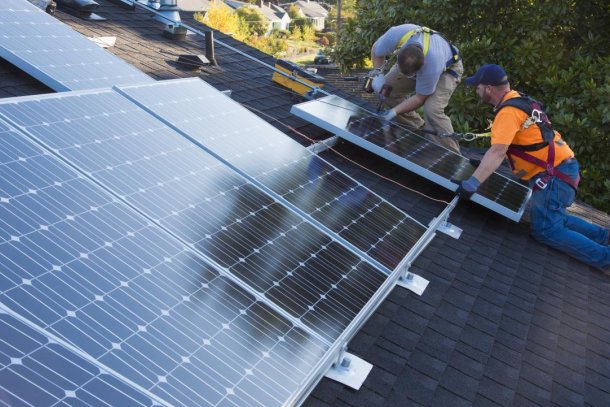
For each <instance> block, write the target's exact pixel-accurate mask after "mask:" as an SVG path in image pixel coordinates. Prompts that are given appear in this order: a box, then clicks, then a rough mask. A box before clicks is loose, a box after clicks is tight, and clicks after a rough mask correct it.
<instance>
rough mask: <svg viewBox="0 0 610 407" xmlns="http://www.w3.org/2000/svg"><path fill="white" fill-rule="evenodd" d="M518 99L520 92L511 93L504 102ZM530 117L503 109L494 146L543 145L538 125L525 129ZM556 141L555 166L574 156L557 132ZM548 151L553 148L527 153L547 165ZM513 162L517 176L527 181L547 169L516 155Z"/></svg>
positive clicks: (494, 128) (496, 122) (495, 128)
mask: <svg viewBox="0 0 610 407" xmlns="http://www.w3.org/2000/svg"><path fill="white" fill-rule="evenodd" d="M518 96H519V93H518V92H517V91H514V90H511V91H510V92H508V93H507V94H506V95H505V96H504V98H503V99H502V101H501V102H500V103H502V102H504V101H506V100H508V99H512V98H514V97H518ZM527 118H528V115H527V113H525V112H524V111H523V110H521V109H518V108H516V107H514V106H505V107H503V108H502V109H500V111H499V112H498V114H496V117H495V118H494V121H493V124H492V125H491V144H519V145H531V144H538V143H542V142H543V140H542V133H541V132H540V129H539V128H538V126H537V125H536V124H532V125H530V126H529V127H528V128H523V124H524V123H525V121H526V120H527ZM554 142H555V163H554V165H555V166H557V165H559V163H561V162H562V161H563V160H566V159H568V158H570V157H574V153H573V152H572V149H571V148H570V146H568V145H567V143H566V142H565V141H563V139H562V138H561V134H559V133H558V132H557V131H555V138H554ZM548 152H549V147H548V146H546V147H544V148H541V149H540V150H537V151H527V152H526V153H527V154H530V155H532V156H534V157H536V158H538V159H540V160H542V161H544V162H546V160H547V158H548V157H547V156H548ZM512 159H513V173H514V174H515V175H516V176H517V177H518V178H521V179H523V180H526V181H527V180H529V179H530V178H532V177H533V176H534V175H536V174H538V173H539V172H541V171H544V168H542V167H539V166H537V165H536V164H532V163H530V162H528V161H525V160H523V159H521V158H519V157H516V156H514V155H513V156H512Z"/></svg>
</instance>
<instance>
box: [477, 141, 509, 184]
mask: <svg viewBox="0 0 610 407" xmlns="http://www.w3.org/2000/svg"><path fill="white" fill-rule="evenodd" d="M507 150H508V145H506V144H493V145H492V146H491V147H490V148H489V150H487V152H486V153H485V155H484V156H483V159H482V160H481V164H479V166H478V167H477V169H476V170H475V171H474V173H473V174H472V175H473V176H474V177H475V178H476V179H478V180H479V181H480V182H483V181H485V180H486V179H487V178H489V176H490V175H491V174H493V172H494V171H495V170H497V169H498V167H499V166H500V164H502V161H504V157H506V151H507Z"/></svg>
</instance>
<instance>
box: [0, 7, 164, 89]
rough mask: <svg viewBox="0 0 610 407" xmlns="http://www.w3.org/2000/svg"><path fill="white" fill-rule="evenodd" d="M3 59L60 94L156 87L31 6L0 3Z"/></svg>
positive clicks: (0, 38)
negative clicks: (135, 85) (134, 85)
mask: <svg viewBox="0 0 610 407" xmlns="http://www.w3.org/2000/svg"><path fill="white" fill-rule="evenodd" d="M0 57H2V58H4V59H6V60H7V61H9V62H10V63H12V64H13V65H16V66H17V67H19V68H20V69H22V70H23V71H25V72H27V73H28V74H30V75H32V76H33V77H34V78H36V79H38V80H39V81H41V82H42V83H44V84H45V85H47V86H49V87H50V88H52V89H54V90H56V91H67V90H77V89H93V88H101V87H105V86H112V85H117V84H130V83H141V82H152V81H153V79H152V78H150V77H149V76H147V75H146V74H144V73H143V72H141V71H139V70H138V69H136V68H135V67H133V66H131V65H129V64H128V63H126V62H125V61H123V60H122V59H120V58H118V57H116V56H114V55H113V54H112V53H110V52H108V51H106V50H104V49H102V48H100V47H99V46H97V45H96V44H95V43H93V42H92V41H90V40H88V39H87V38H85V37H83V36H82V35H81V34H79V33H77V32H76V31H74V30H73V29H72V28H70V27H68V26H67V25H65V24H64V23H62V22H60V21H59V20H57V19H55V18H54V17H52V16H50V15H48V14H47V13H45V12H44V11H42V10H40V9H39V8H37V7H35V6H34V5H32V4H30V3H29V2H28V1H26V0H2V1H0Z"/></svg>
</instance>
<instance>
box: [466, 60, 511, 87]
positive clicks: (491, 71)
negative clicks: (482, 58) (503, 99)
mask: <svg viewBox="0 0 610 407" xmlns="http://www.w3.org/2000/svg"><path fill="white" fill-rule="evenodd" d="M464 83H465V84H466V85H468V86H477V85H479V84H483V85H492V86H498V85H505V84H507V83H508V76H506V72H504V69H503V68H502V67H501V66H500V65H496V64H485V65H483V66H482V67H480V68H479V70H478V71H477V73H475V74H474V75H473V76H469V77H468V78H466V79H465V80H464Z"/></svg>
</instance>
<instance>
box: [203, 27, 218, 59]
mask: <svg viewBox="0 0 610 407" xmlns="http://www.w3.org/2000/svg"><path fill="white" fill-rule="evenodd" d="M205 57H206V58H207V59H208V61H210V64H212V65H214V66H216V65H218V63H216V56H215V55H214V31H212V30H208V31H206V32H205Z"/></svg>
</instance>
